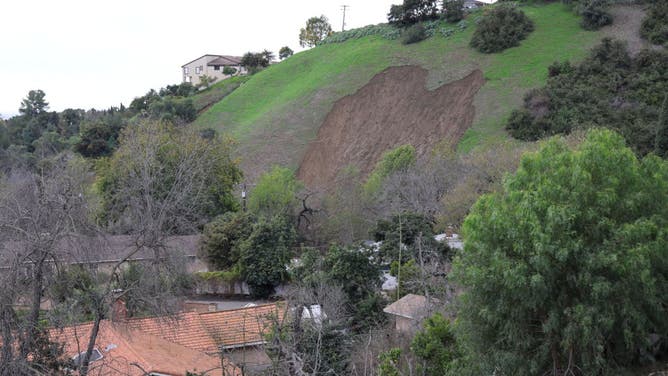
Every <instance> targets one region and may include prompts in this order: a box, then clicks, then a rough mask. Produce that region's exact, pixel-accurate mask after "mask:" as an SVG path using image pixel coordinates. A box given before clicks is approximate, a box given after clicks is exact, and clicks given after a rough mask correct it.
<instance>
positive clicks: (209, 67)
mask: <svg viewBox="0 0 668 376" xmlns="http://www.w3.org/2000/svg"><path fill="white" fill-rule="evenodd" d="M225 68H228V69H229V68H233V69H234V70H235V72H234V73H232V74H225V73H224V71H225ZM240 74H246V70H245V69H244V68H243V67H242V66H241V57H238V56H228V55H203V56H200V57H199V58H197V59H195V60H193V61H191V62H189V63H186V64H184V65H182V66H181V75H182V77H183V82H190V83H191V84H193V85H199V84H200V83H201V82H202V81H201V78H202V76H207V77H211V78H215V79H216V80H217V81H220V80H224V79H226V78H229V77H232V76H237V75H240Z"/></svg>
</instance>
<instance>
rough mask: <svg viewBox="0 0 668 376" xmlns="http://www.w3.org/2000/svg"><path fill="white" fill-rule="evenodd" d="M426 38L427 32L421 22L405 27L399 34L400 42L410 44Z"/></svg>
mask: <svg viewBox="0 0 668 376" xmlns="http://www.w3.org/2000/svg"><path fill="white" fill-rule="evenodd" d="M425 39H427V33H426V31H425V28H424V26H423V25H422V24H415V25H413V26H411V27H409V28H408V29H406V30H405V31H404V32H403V34H402V35H401V43H403V44H412V43H417V42H420V41H423V40H425Z"/></svg>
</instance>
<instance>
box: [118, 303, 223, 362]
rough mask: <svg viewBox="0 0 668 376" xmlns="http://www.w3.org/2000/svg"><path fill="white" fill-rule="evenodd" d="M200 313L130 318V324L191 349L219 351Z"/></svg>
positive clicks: (208, 351) (210, 351) (209, 351)
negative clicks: (203, 323)
mask: <svg viewBox="0 0 668 376" xmlns="http://www.w3.org/2000/svg"><path fill="white" fill-rule="evenodd" d="M199 315H200V314H199V313H197V312H184V313H180V314H178V315H176V316H174V317H148V318H143V319H130V320H129V321H128V325H130V326H131V327H133V328H136V329H140V330H142V331H144V332H146V333H150V334H153V335H156V336H161V337H163V338H165V339H167V340H169V341H172V342H174V343H178V344H179V345H182V346H185V347H188V348H191V349H195V350H198V351H203V352H205V353H208V354H214V353H217V352H218V346H216V343H215V342H214V341H213V339H212V338H211V336H210V335H209V333H208V332H207V331H206V329H205V328H204V326H203V325H202V320H200V318H199Z"/></svg>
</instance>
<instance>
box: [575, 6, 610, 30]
mask: <svg viewBox="0 0 668 376" xmlns="http://www.w3.org/2000/svg"><path fill="white" fill-rule="evenodd" d="M610 24H612V16H611V15H610V14H609V13H608V12H606V11H605V10H603V8H600V7H596V6H591V7H587V8H585V10H584V11H583V12H582V21H581V22H580V25H581V26H582V28H583V29H585V30H598V29H600V28H601V27H603V26H606V25H610Z"/></svg>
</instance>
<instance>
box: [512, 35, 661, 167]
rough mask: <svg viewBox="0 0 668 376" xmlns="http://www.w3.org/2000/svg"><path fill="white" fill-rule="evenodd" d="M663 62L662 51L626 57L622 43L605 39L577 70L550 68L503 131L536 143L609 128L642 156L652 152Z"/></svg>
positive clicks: (559, 66)
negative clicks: (580, 130) (584, 130)
mask: <svg viewBox="0 0 668 376" xmlns="http://www.w3.org/2000/svg"><path fill="white" fill-rule="evenodd" d="M667 60H668V54H667V53H666V52H662V51H642V52H640V53H639V54H638V55H637V56H635V57H631V56H629V53H628V52H627V50H626V46H625V44H624V43H622V42H619V41H613V40H610V39H604V40H603V42H602V43H601V44H600V45H599V46H597V47H595V48H594V49H593V50H592V52H591V54H590V56H589V57H588V58H587V59H585V60H584V61H583V62H582V63H580V64H578V65H577V66H573V65H572V64H570V63H569V62H564V63H555V64H554V65H552V66H551V67H550V72H549V75H550V78H549V79H548V82H547V86H545V87H544V88H541V89H538V90H534V91H532V92H530V93H529V94H528V95H527V96H526V97H525V99H524V106H523V108H522V109H520V110H516V111H514V112H513V113H512V115H511V117H510V119H509V121H508V124H507V126H506V128H507V129H508V130H509V132H510V134H511V135H512V136H513V137H515V138H518V139H521V140H536V139H539V138H541V137H545V136H549V135H553V134H560V133H569V132H571V131H572V130H574V129H578V128H588V127H592V126H600V127H608V128H612V129H615V130H616V131H618V132H619V133H621V134H622V135H623V136H624V137H625V138H626V140H627V142H628V143H629V145H630V146H631V147H632V148H633V149H635V150H636V152H638V153H640V154H641V155H644V154H647V153H648V152H650V151H653V150H655V146H656V145H655V141H656V133H657V129H658V127H657V123H658V119H659V114H660V112H661V106H662V103H663V100H664V97H665V93H666V92H668V64H666V61H667ZM664 131H665V130H664ZM658 151H659V152H661V153H664V152H665V150H663V149H660V150H658Z"/></svg>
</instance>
